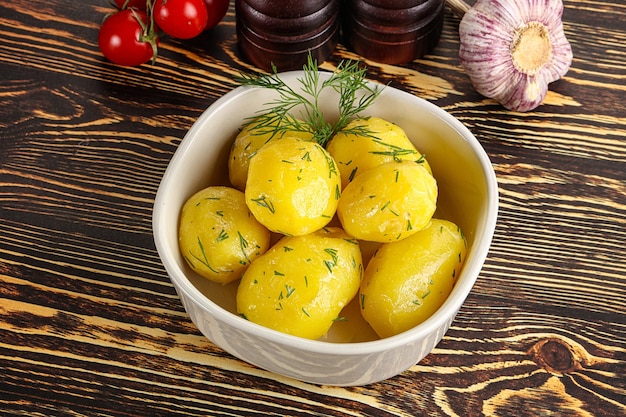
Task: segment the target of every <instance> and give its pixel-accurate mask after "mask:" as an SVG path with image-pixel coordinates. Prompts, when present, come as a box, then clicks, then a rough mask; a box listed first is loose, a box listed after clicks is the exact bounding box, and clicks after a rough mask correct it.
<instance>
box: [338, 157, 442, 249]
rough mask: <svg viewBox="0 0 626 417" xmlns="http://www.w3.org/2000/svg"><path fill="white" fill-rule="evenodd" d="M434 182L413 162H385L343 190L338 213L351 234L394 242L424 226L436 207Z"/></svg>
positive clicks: (435, 184)
mask: <svg viewBox="0 0 626 417" xmlns="http://www.w3.org/2000/svg"><path fill="white" fill-rule="evenodd" d="M437 192H438V190H437V182H436V181H435V179H434V178H433V176H432V175H431V174H430V173H429V172H428V171H427V170H426V168H424V166H423V165H421V164H419V163H416V162H414V161H400V162H387V163H384V164H382V165H378V166H376V167H374V168H370V169H368V170H367V171H365V172H363V173H362V174H361V175H359V176H357V177H356V178H354V179H353V180H352V182H350V183H349V184H348V186H347V187H346V188H345V189H344V190H343V192H342V195H341V199H340V200H339V205H338V207H337V215H338V217H339V221H340V222H341V225H342V227H343V228H344V230H345V231H346V232H348V234H350V236H353V237H355V238H357V239H361V240H369V241H374V242H393V241H395V240H401V239H404V238H406V237H408V236H411V235H412V234H414V233H416V232H417V231H419V230H420V229H422V228H423V227H425V226H426V225H427V224H428V222H429V221H430V219H431V217H432V215H433V214H434V213H435V209H436V208H437Z"/></svg>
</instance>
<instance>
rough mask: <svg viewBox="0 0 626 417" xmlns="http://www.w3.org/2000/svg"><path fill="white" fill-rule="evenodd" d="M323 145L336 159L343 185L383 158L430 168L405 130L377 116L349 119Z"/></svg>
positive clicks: (383, 161) (387, 160)
mask: <svg viewBox="0 0 626 417" xmlns="http://www.w3.org/2000/svg"><path fill="white" fill-rule="evenodd" d="M359 132H361V133H359ZM326 149H327V150H328V152H329V153H330V154H331V156H332V157H333V158H334V159H335V162H337V167H338V168H339V172H340V173H341V185H342V188H345V187H346V185H348V183H349V182H350V181H352V180H353V179H354V177H356V176H357V175H359V174H361V173H362V172H365V171H366V170H368V169H369V168H373V167H375V166H377V165H380V164H383V163H385V162H391V161H400V160H409V161H419V162H420V163H421V164H423V165H424V167H425V168H426V169H427V170H428V172H431V170H430V166H429V165H428V162H427V161H426V158H425V157H424V156H423V155H422V154H421V153H420V152H419V151H418V150H417V149H416V148H415V145H413V143H412V142H411V140H410V139H409V138H408V137H407V135H406V133H405V132H404V130H403V129H402V128H401V127H400V126H398V125H396V124H394V123H391V122H389V121H387V120H384V119H381V118H379V117H366V118H359V119H355V120H353V121H351V122H350V123H348V125H347V126H346V127H345V128H344V129H343V130H341V131H340V132H338V133H337V134H335V136H333V138H332V139H331V140H330V141H329V142H328V145H327V146H326Z"/></svg>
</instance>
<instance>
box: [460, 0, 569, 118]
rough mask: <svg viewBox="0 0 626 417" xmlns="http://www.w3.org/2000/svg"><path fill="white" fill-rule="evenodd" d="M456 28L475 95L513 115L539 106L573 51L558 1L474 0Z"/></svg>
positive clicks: (462, 59) (567, 64)
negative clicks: (494, 100) (482, 96)
mask: <svg viewBox="0 0 626 417" xmlns="http://www.w3.org/2000/svg"><path fill="white" fill-rule="evenodd" d="M464 11H465V14H464V16H463V18H462V19H461V23H460V25H459V35H460V40H461V48H460V50H459V58H460V62H461V65H462V66H463V68H464V69H465V71H466V72H467V74H468V75H469V77H470V80H471V81H472V84H473V85H474V88H476V90H477V91H478V92H479V93H480V94H482V95H484V96H485V97H489V98H494V99H496V100H498V101H499V102H500V103H501V104H502V105H503V106H504V107H506V108H507V109H509V110H515V111H529V110H533V109H534V108H536V107H537V106H539V105H540V104H541V103H542V102H543V100H544V98H545V96H546V93H547V91H548V84H549V83H551V82H553V81H556V80H558V79H559V78H561V77H562V76H564V75H565V73H567V71H568V70H569V67H570V65H571V63H572V49H571V47H570V44H569V42H568V41H567V39H566V38H565V34H564V32H563V23H562V22H561V16H562V14H563V3H562V1H561V0H478V1H477V2H476V4H475V5H474V6H473V7H471V8H469V7H468V8H467V9H466V10H464Z"/></svg>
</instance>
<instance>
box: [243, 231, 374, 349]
mask: <svg viewBox="0 0 626 417" xmlns="http://www.w3.org/2000/svg"><path fill="white" fill-rule="evenodd" d="M362 275H363V264H362V261H361V252H360V250H359V245H358V242H357V241H356V240H354V239H352V238H351V237H350V236H348V235H347V234H346V233H345V232H344V231H343V230H341V229H340V228H334V227H329V228H323V229H320V230H318V231H316V232H314V233H311V234H308V235H303V236H291V237H289V236H288V237H284V238H282V239H281V240H280V241H279V242H277V243H276V244H275V245H274V246H272V248H270V250H268V251H267V252H266V253H265V254H264V255H262V256H260V257H259V258H257V259H256V260H255V261H254V262H252V265H250V267H249V268H248V270H246V272H245V274H244V275H243V277H242V279H241V282H240V284H239V287H238V290H237V310H238V312H239V314H241V315H242V316H243V317H245V318H246V319H248V320H250V321H252V322H254V323H257V324H260V325H262V326H265V327H269V328H271V329H274V330H278V331H281V332H284V333H287V334H291V335H295V336H300V337H304V338H307V339H317V338H319V337H321V336H323V335H325V334H326V332H327V331H328V329H329V328H330V327H331V325H332V324H333V322H334V320H336V319H337V318H338V315H339V313H340V312H341V310H342V309H343V307H344V306H346V305H347V304H348V303H349V302H350V300H352V299H353V298H354V296H355V295H356V293H357V291H358V289H359V284H360V281H361V278H362Z"/></svg>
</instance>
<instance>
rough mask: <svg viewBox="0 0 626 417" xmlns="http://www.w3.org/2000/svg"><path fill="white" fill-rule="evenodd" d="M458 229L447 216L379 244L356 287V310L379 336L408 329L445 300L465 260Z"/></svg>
mask: <svg viewBox="0 0 626 417" xmlns="http://www.w3.org/2000/svg"><path fill="white" fill-rule="evenodd" d="M466 250H467V245H466V242H465V238H464V237H463V234H462V233H461V230H460V229H459V228H458V227H457V226H456V225H455V224H454V223H452V222H449V221H447V220H440V219H432V221H431V223H430V224H429V226H428V227H426V228H424V229H422V230H421V231H419V232H418V233H416V234H414V235H413V236H411V237H408V238H406V239H404V240H401V241H398V242H392V243H384V244H383V245H381V247H380V248H379V250H378V252H376V254H375V255H374V257H373V258H372V259H371V260H370V262H369V263H368V265H367V268H366V269H365V275H364V277H363V282H362V283H361V288H360V291H359V292H360V295H359V298H360V301H361V313H362V315H363V318H365V320H366V321H367V322H368V323H369V324H370V325H371V326H372V328H373V329H374V330H375V331H376V333H377V334H378V335H379V336H380V337H389V336H393V335H396V334H398V333H401V332H403V331H405V330H408V329H410V328H412V327H415V326H416V325H418V324H420V323H422V322H423V321H424V320H426V319H427V318H429V317H430V316H431V315H432V314H433V313H434V312H435V311H436V310H437V309H438V308H439V307H440V306H441V305H442V304H443V302H444V301H445V300H446V298H447V297H448V295H449V294H450V291H451V290H452V287H453V286H454V283H455V281H456V278H457V277H458V276H459V273H460V271H461V266H462V264H463V261H464V260H465V253H466Z"/></svg>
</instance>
